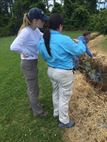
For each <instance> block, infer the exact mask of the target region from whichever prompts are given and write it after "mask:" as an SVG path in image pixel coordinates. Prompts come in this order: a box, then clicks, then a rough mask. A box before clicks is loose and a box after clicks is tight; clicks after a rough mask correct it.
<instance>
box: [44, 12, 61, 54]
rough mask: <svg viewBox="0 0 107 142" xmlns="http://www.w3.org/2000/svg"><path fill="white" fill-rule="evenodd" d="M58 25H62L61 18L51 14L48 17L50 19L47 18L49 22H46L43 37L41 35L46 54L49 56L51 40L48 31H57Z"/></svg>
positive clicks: (56, 14)
mask: <svg viewBox="0 0 107 142" xmlns="http://www.w3.org/2000/svg"><path fill="white" fill-rule="evenodd" d="M60 25H63V17H62V16H61V15H60V14H58V13H55V14H52V15H51V16H50V18H49V21H48V28H47V30H46V31H45V32H44V35H43V38H44V42H45V46H46V49H47V52H48V54H49V55H50V56H51V51H50V38H51V35H50V29H52V30H56V31H57V30H58V29H59V26H60Z"/></svg>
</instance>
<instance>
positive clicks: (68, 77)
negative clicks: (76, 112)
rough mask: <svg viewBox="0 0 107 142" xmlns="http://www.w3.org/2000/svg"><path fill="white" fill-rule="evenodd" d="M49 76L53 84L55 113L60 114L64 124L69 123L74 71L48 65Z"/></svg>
mask: <svg viewBox="0 0 107 142" xmlns="http://www.w3.org/2000/svg"><path fill="white" fill-rule="evenodd" d="M48 76H49V78H50V80H51V82H52V86H53V93H52V98H53V107H54V112H53V115H54V117H55V116H59V121H60V122H62V123H64V124H66V123H69V115H68V109H69V100H70V97H71V94H72V87H73V81H74V74H73V71H72V70H61V69H56V68H51V67H48Z"/></svg>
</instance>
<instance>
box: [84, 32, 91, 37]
mask: <svg viewBox="0 0 107 142" xmlns="http://www.w3.org/2000/svg"><path fill="white" fill-rule="evenodd" d="M89 34H91V32H90V31H86V32H84V33H83V36H87V35H89Z"/></svg>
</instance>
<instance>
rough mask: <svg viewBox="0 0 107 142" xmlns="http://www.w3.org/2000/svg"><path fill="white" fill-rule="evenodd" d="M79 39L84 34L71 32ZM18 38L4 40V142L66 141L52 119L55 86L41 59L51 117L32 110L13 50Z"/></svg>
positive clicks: (0, 64) (0, 129) (0, 133)
mask: <svg viewBox="0 0 107 142" xmlns="http://www.w3.org/2000/svg"><path fill="white" fill-rule="evenodd" d="M67 34H68V35H71V36H72V37H76V36H77V35H79V34H80V32H68V33H67ZM13 39H14V37H6V38H0V142H63V140H62V138H63V133H64V131H63V130H61V129H59V128H58V121H57V120H55V119H54V118H53V116H52V110H53V108H52V100H51V92H52V88H51V83H50V81H49V79H48V77H47V65H46V63H45V62H44V61H43V60H42V59H41V57H39V64H38V67H39V86H40V101H41V102H42V103H43V104H44V109H45V111H48V116H47V117H45V118H34V117H33V116H32V113H31V112H30V110H29V104H28V98H27V94H26V85H25V81H24V78H23V75H22V72H21V70H20V57H19V55H18V54H16V53H13V52H11V51H10V49H9V46H10V44H11V42H12V41H13Z"/></svg>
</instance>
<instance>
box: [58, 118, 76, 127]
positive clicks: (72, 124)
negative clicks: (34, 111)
mask: <svg viewBox="0 0 107 142" xmlns="http://www.w3.org/2000/svg"><path fill="white" fill-rule="evenodd" d="M74 125H75V122H74V121H73V120H70V122H69V123H67V124H64V123H62V122H60V123H59V125H58V126H59V128H72V127H73V126H74Z"/></svg>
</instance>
